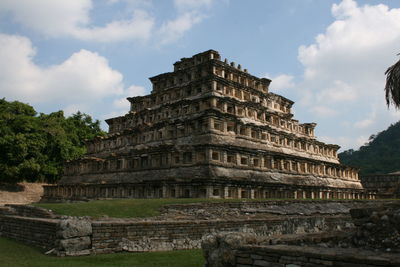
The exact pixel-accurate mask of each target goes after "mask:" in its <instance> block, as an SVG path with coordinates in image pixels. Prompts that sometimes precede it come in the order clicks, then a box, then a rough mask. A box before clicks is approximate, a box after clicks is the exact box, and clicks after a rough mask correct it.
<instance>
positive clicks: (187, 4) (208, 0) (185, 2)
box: [174, 0, 213, 11]
mask: <svg viewBox="0 0 400 267" xmlns="http://www.w3.org/2000/svg"><path fill="white" fill-rule="evenodd" d="M212 2H213V1H212V0H174V5H175V7H176V8H177V9H178V10H181V11H186V10H193V9H200V8H202V7H210V6H211V4H212Z"/></svg>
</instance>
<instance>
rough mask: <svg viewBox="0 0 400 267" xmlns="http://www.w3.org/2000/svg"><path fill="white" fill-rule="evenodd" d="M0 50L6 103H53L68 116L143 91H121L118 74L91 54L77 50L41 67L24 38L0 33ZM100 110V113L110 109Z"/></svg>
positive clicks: (0, 75) (0, 76)
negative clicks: (100, 103) (60, 59)
mask: <svg viewBox="0 0 400 267" xmlns="http://www.w3.org/2000/svg"><path fill="white" fill-rule="evenodd" d="M0 47H1V48H2V49H0V62H3V63H4V64H1V65H0V95H1V96H3V97H5V98H6V99H8V100H19V101H24V102H28V103H30V104H38V103H55V104H56V106H57V108H58V109H60V108H61V109H64V110H65V111H66V113H68V114H71V113H74V112H76V111H77V110H84V111H89V110H91V108H94V107H95V106H98V103H99V102H101V101H103V100H104V99H105V98H109V97H110V98H111V99H113V98H117V97H121V96H122V95H124V96H127V94H129V96H134V95H137V94H142V93H143V92H144V88H142V87H138V86H131V87H129V88H127V89H124V85H123V76H122V74H121V73H119V72H118V71H116V70H113V69H112V68H111V67H110V66H109V64H108V61H107V59H105V58H104V57H102V56H100V55H99V54H97V53H94V52H91V51H87V50H80V51H79V52H76V53H74V54H72V55H71V56H70V57H69V58H68V59H66V60H65V61H64V62H62V63H60V64H57V65H53V66H49V67H46V68H43V67H40V66H38V65H36V64H35V63H34V62H33V59H34V56H35V53H36V51H35V49H34V48H33V47H32V44H31V42H30V40H29V39H28V38H25V37H21V36H12V35H5V34H0ZM111 101H112V100H111ZM100 108H101V109H103V110H102V112H104V111H106V110H107V108H111V107H108V106H106V107H100ZM128 110H129V108H128V109H126V110H125V112H127V111H128Z"/></svg>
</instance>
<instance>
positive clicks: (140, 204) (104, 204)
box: [34, 198, 331, 218]
mask: <svg viewBox="0 0 400 267" xmlns="http://www.w3.org/2000/svg"><path fill="white" fill-rule="evenodd" d="M266 200H268V201H293V199H212V198H202V199H195V198H171V199H110V200H95V201H89V202H75V203H36V204H34V206H37V207H42V208H45V209H50V210H52V211H54V212H55V213H56V214H60V215H69V216H91V217H94V218H99V217H102V216H108V217H114V218H132V217H140V218H144V217H152V216H157V215H159V214H160V208H161V207H162V206H163V205H167V204H188V203H204V202H242V201H248V202H249V201H266ZM315 200H318V199H314V200H313V199H302V200H300V201H305V202H307V201H315ZM320 200H322V199H320ZM297 201H298V200H297ZM322 201H331V200H322Z"/></svg>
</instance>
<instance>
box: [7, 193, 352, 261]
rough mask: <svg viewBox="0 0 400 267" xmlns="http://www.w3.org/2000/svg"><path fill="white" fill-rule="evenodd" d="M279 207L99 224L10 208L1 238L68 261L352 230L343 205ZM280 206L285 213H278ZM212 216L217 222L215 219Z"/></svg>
mask: <svg viewBox="0 0 400 267" xmlns="http://www.w3.org/2000/svg"><path fill="white" fill-rule="evenodd" d="M274 203H275V202H273V203H272V204H274ZM276 203H278V202H276ZM276 203H275V204H276ZM269 204H271V203H269ZM224 205H225V206H224ZM280 205H281V207H280V208H279V207H277V205H270V206H268V205H267V204H266V203H262V202H255V203H241V204H238V203H224V204H222V203H215V207H213V204H210V203H205V204H202V205H201V204H199V205H197V206H196V205H195V204H193V205H188V207H186V208H185V207H184V206H183V205H175V206H174V205H170V206H168V207H166V208H165V209H164V210H163V211H162V214H161V215H160V216H158V217H154V218H145V219H133V218H132V219H116V218H107V219H102V220H94V219H91V218H85V217H67V216H55V215H54V214H52V213H51V212H49V211H47V213H46V212H44V211H43V210H42V209H38V208H35V207H29V206H26V207H23V206H15V207H14V209H13V207H12V206H9V207H4V208H3V209H2V210H3V212H2V213H1V214H0V236H3V237H8V238H12V239H16V240H19V241H22V242H25V243H28V244H33V245H36V246H39V247H43V248H46V249H48V250H51V251H52V252H53V253H54V254H56V255H60V256H62V255H67V256H68V255H70V256H73V255H87V254H91V253H112V252H121V251H132V252H134V251H160V250H176V249H192V248H200V243H201V240H202V238H203V237H204V236H206V235H209V234H211V233H217V232H226V231H230V232H244V233H252V234H254V235H257V236H271V235H280V234H290V233H313V232H319V231H323V230H328V231H330V230H334V229H342V228H346V227H349V226H352V224H351V222H350V220H351V219H350V216H349V214H348V207H347V206H346V205H344V204H343V203H337V204H332V203H322V201H321V203H319V204H318V203H312V202H310V203H308V207H309V210H310V214H307V213H306V210H307V208H306V206H302V205H304V204H302V203H297V202H295V201H294V203H290V202H282V203H280ZM234 206H236V208H235V207H234ZM200 207H202V208H200ZM285 207H287V209H286V210H287V211H286V212H283V210H284V209H285ZM252 210H253V212H252ZM294 210H297V211H296V212H294ZM321 210H324V211H327V213H323V212H321ZM28 211H30V212H28ZM218 211H219V212H218ZM231 211H232V213H229V212H231ZM254 211H259V212H261V213H263V214H261V215H260V214H259V213H254ZM274 211H275V213H274ZM217 212H218V214H219V217H216V214H217ZM303 212H304V213H303ZM21 215H25V217H23V216H21ZM310 215H311V216H310ZM26 216H32V217H26ZM34 216H36V217H37V216H42V218H35V217H34ZM43 217H46V218H43Z"/></svg>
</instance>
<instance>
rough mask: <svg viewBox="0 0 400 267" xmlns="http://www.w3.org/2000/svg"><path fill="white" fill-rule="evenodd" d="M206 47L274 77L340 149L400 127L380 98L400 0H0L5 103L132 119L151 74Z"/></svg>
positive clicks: (301, 116) (0, 83)
mask: <svg viewBox="0 0 400 267" xmlns="http://www.w3.org/2000/svg"><path fill="white" fill-rule="evenodd" d="M208 49H215V50H218V51H219V52H220V54H221V56H222V58H228V59H229V60H230V61H235V62H236V63H240V64H241V65H242V66H243V67H244V68H247V69H248V70H249V72H250V73H252V74H254V75H256V76H259V77H268V78H270V79H272V84H271V87H272V88H271V91H273V92H275V93H278V94H281V95H283V96H285V97H287V98H289V99H292V100H293V101H295V105H294V112H295V117H296V118H297V119H298V120H299V121H300V122H316V123H317V124H318V126H317V130H316V135H317V136H318V138H319V139H320V140H323V141H325V142H328V143H336V144H339V145H341V146H342V149H349V148H354V149H356V148H358V147H359V146H360V145H362V144H363V143H365V142H366V141H367V139H368V137H369V136H370V135H371V134H373V133H376V132H379V131H382V130H384V129H386V128H387V127H388V126H389V125H390V124H391V123H393V122H396V121H398V120H399V119H400V112H399V111H396V110H395V109H394V108H390V109H387V107H386V106H385V101H384V94H383V88H384V81H385V76H384V72H385V70H386V69H387V67H389V66H390V65H392V64H393V63H395V62H396V61H397V60H398V56H396V55H397V54H398V53H400V1H383V0H380V1H378V0H370V1H366V0H357V1H353V0H342V1H340V0H325V1H321V0H303V1H298V0H269V1H266V0H252V1H239V0H168V1H167V0H99V1H97V0H96V1H94V0H93V1H91V0H73V1H67V0H31V1H26V0H1V1H0V62H1V63H0V97H5V98H6V99H7V100H9V101H11V100H19V101H23V102H25V103H29V104H31V105H33V106H34V107H35V109H36V110H37V111H39V112H44V113H48V112H52V111H57V110H60V109H62V110H64V111H65V112H66V114H72V113H74V112H76V111H78V110H80V111H83V112H86V113H88V114H90V115H92V116H93V117H94V118H96V119H100V120H104V119H106V118H109V117H112V116H116V115H121V114H124V113H126V112H127V111H128V108H129V105H128V101H126V100H125V98H126V97H127V96H135V95H144V94H148V93H149V92H150V90H151V87H150V82H149V80H148V77H151V76H155V75H157V74H160V73H163V72H168V71H172V64H173V63H174V62H175V61H177V60H179V59H180V58H182V57H190V56H192V55H193V54H196V53H199V52H202V51H205V50H208ZM103 126H104V127H106V126H105V124H104V123H103Z"/></svg>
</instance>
